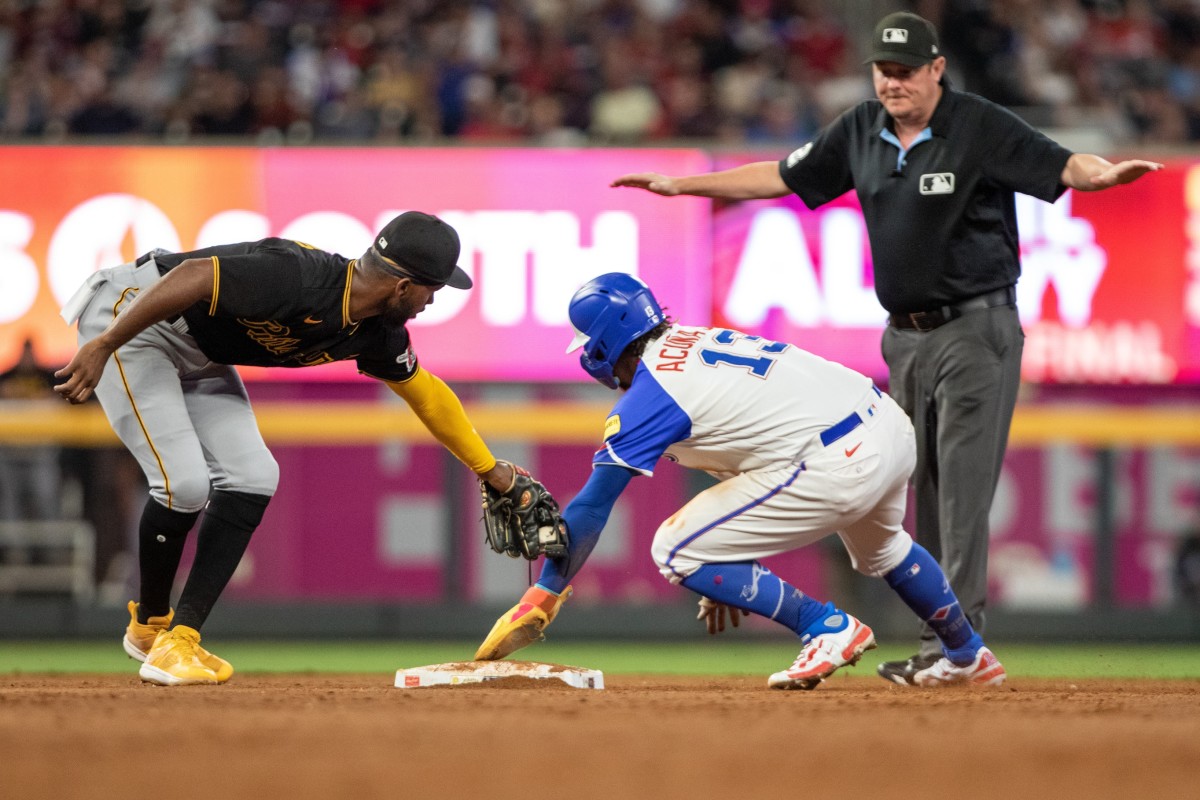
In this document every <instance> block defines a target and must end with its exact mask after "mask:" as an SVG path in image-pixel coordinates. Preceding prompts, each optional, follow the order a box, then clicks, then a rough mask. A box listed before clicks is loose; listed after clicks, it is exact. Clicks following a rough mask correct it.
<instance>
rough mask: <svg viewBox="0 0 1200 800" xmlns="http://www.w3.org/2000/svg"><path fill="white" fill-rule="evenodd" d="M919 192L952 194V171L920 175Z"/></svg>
mask: <svg viewBox="0 0 1200 800" xmlns="http://www.w3.org/2000/svg"><path fill="white" fill-rule="evenodd" d="M921 194H954V173H953V172H929V173H926V174H925V175H922V176H921Z"/></svg>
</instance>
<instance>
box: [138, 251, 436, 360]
mask: <svg viewBox="0 0 1200 800" xmlns="http://www.w3.org/2000/svg"><path fill="white" fill-rule="evenodd" d="M190 258H211V259H212V260H213V274H214V280H213V287H214V296H213V297H212V299H211V301H209V300H205V301H203V302H200V303H196V304H195V305H193V306H191V307H190V308H187V309H185V310H184V312H183V314H182V316H183V318H184V320H185V321H186V322H187V326H188V333H189V334H190V335H191V336H192V337H193V338H194V339H195V340H196V344H197V345H199V347H200V349H201V350H202V351H204V354H205V355H207V356H208V357H209V358H210V359H212V360H213V361H215V362H217V363H219V364H245V365H248V366H257V367H290V368H295V367H310V366H314V365H317V364H325V363H329V362H331V361H349V360H353V361H356V362H357V364H358V369H359V371H361V372H364V373H366V374H367V375H370V376H372V377H375V378H380V379H382V380H388V381H404V380H407V379H408V378H410V377H412V375H413V373H415V372H416V370H417V359H416V356H415V355H414V354H413V350H412V342H411V341H410V339H409V335H408V330H407V329H406V328H404V327H403V326H400V327H391V326H388V325H385V324H384V323H383V319H382V318H381V317H378V316H374V317H368V318H366V319H363V320H352V319H350V288H351V285H352V282H353V280H354V261H353V260H351V259H348V258H346V257H344V256H340V255H338V254H336V253H329V252H326V251H324V250H319V249H317V248H315V247H312V246H310V245H306V244H304V243H302V242H294V241H291V240H290V239H278V238H270V239H263V240H261V241H257V242H241V243H238V244H225V245H218V246H216V247H205V248H202V249H200V250H192V251H189V252H185V253H170V254H166V255H158V256H156V258H155V260H156V262H157V263H158V266H159V270H160V271H162V272H163V273H166V272H169V271H170V270H171V269H174V268H175V267H177V266H178V265H179V264H181V263H183V262H184V261H185V260H187V259H190Z"/></svg>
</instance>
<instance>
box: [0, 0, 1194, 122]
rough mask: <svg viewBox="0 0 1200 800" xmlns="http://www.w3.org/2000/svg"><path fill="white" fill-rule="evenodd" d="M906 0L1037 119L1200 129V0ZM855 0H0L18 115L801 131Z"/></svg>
mask: <svg viewBox="0 0 1200 800" xmlns="http://www.w3.org/2000/svg"><path fill="white" fill-rule="evenodd" d="M895 5H898V6H901V7H904V6H905V5H906V4H905V3H903V2H899V3H896V4H895ZM907 5H909V6H911V7H915V8H916V9H917V10H920V11H922V12H923V13H924V14H925V15H926V16H928V17H930V18H932V19H933V20H934V21H935V22H936V23H938V25H939V28H940V30H941V32H942V40H943V42H944V43H945V47H946V49H947V51H948V53H949V55H950V68H951V69H952V70H953V71H954V72H953V77H954V79H955V80H956V81H957V82H958V83H959V86H960V88H963V89H965V90H967V91H972V92H977V93H979V94H983V95H984V96H986V97H989V98H992V99H994V100H996V101H998V102H1000V103H1002V104H1005V105H1009V106H1011V107H1013V108H1015V109H1016V110H1017V111H1018V113H1021V114H1023V115H1024V116H1026V117H1027V118H1028V119H1030V120H1031V121H1033V122H1034V123H1035V124H1040V125H1090V126H1091V127H1093V128H1095V129H1097V130H1103V131H1104V132H1105V133H1106V134H1108V135H1109V136H1110V137H1112V138H1114V140H1115V141H1114V144H1121V143H1126V142H1127V141H1129V140H1134V139H1136V140H1141V141H1162V142H1186V141H1200V73H1198V67H1200V55H1198V51H1200V7H1197V6H1196V4H1195V3H1194V2H1193V0H1042V1H1041V2H1035V0H917V1H916V2H912V3H910V4H907ZM855 14H856V11H855V9H854V7H852V6H849V5H847V4H845V3H844V2H838V1H837V0H446V1H445V2H434V1H433V0H419V1H414V2H397V0H340V2H331V1H328V0H327V1H326V2H320V1H319V0H304V2H284V0H73V1H72V2H70V3H60V2H53V3H52V2H38V3H33V2H16V1H15V0H0V136H3V137H7V138H25V137H41V138H58V137H61V136H64V135H76V136H88V135H116V134H127V133H133V134H142V135H149V136H162V137H165V138H166V139H167V140H168V141H181V140H185V139H189V138H195V137H205V136H235V137H246V136H255V137H258V140H259V141H263V142H278V141H286V142H306V141H309V140H310V139H312V138H313V137H315V138H317V139H320V140H351V141H353V140H360V141H362V140H376V141H395V140H429V139H434V138H437V137H443V138H464V139H470V140H473V141H500V142H514V141H541V140H542V139H548V140H549V141H556V140H558V139H561V138H563V136H565V137H566V138H568V139H571V140H574V139H576V138H577V136H578V134H576V133H574V132H576V131H578V132H586V134H585V135H586V136H588V137H590V138H591V139H592V140H594V141H597V142H601V143H604V142H621V143H638V142H646V141H652V140H661V139H664V138H682V139H691V138H709V137H715V138H716V139H718V140H720V141H722V142H730V143H737V142H742V143H744V142H745V141H746V139H747V137H749V138H750V139H751V140H754V141H758V140H763V139H766V138H775V137H781V138H786V137H788V136H794V135H797V134H799V135H800V136H801V137H803V136H804V135H807V131H809V130H810V129H811V128H812V127H813V126H819V125H821V124H823V123H827V122H828V121H829V120H830V118H831V115H833V114H835V113H837V112H838V110H840V109H843V108H845V107H847V106H848V105H852V104H853V103H854V102H856V101H858V100H860V99H862V98H864V97H869V96H870V84H869V81H868V80H867V79H868V77H869V73H868V71H867V70H866V69H865V68H864V67H863V66H862V65H861V64H860V63H859V61H860V58H861V54H860V53H859V52H858V47H859V45H860V44H861V39H862V36H863V34H864V33H865V32H864V31H861V30H855V29H854V28H853V27H851V26H852V25H853V24H854V22H855V21H856V17H855ZM780 84H786V85H790V86H792V87H794V88H795V89H798V90H800V92H801V94H800V95H799V96H797V97H796V98H795V99H796V100H797V101H798V102H799V103H800V104H801V105H799V106H796V107H794V108H791V109H788V108H787V105H786V100H784V99H783V96H782V92H781V91H780V89H779V85H780ZM535 107H536V108H535ZM535 113H536V115H537V117H538V119H537V121H536V122H535V120H534V116H535ZM559 115H561V116H559ZM555 118H557V119H555ZM555 130H556V131H558V134H555V135H547V131H555ZM789 131H790V133H789Z"/></svg>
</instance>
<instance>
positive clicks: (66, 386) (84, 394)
mask: <svg viewBox="0 0 1200 800" xmlns="http://www.w3.org/2000/svg"><path fill="white" fill-rule="evenodd" d="M112 354H113V350H112V348H110V347H109V346H108V345H106V344H104V343H103V342H102V341H101V339H100V337H97V338H95V339H92V340H91V341H90V342H87V343H86V344H84V345H83V347H80V348H79V352H77V353H76V354H75V357H74V358H72V359H71V361H70V363H68V364H67V365H66V366H65V367H63V368H62V369H60V370H58V371H57V372H55V373H54V377H56V378H66V379H67V380H66V381H65V382H64V383H60V384H58V385H57V386H55V387H54V391H56V392H58V393H59V394H60V395H62V396H63V397H64V398H65V399H67V400H69V401H70V402H71V403H74V404H78V403H84V402H87V400H88V399H89V398H90V397H91V396H92V393H93V392H94V391H95V389H96V384H98V383H100V376H101V375H103V374H104V365H105V364H107V363H108V359H109V357H110V356H111V355H112Z"/></svg>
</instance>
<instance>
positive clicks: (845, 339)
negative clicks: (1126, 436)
mask: <svg viewBox="0 0 1200 800" xmlns="http://www.w3.org/2000/svg"><path fill="white" fill-rule="evenodd" d="M777 155H781V154H776V155H769V156H763V155H761V154H744V155H741V154H739V155H732V156H728V157H725V158H723V159H718V160H717V164H716V168H717V169H729V168H732V167H735V166H738V165H740V164H744V163H748V162H751V161H756V160H763V159H773V158H775V157H777ZM1198 169H1200V168H1197V167H1194V166H1192V165H1191V164H1190V163H1187V162H1181V161H1176V162H1174V163H1168V165H1167V169H1165V170H1163V171H1162V172H1161V173H1158V174H1155V175H1152V176H1148V177H1147V178H1146V179H1145V180H1142V181H1138V182H1137V183H1134V184H1131V185H1128V186H1122V187H1120V188H1119V189H1114V190H1112V191H1107V192H1074V191H1068V192H1067V193H1066V194H1064V195H1063V196H1062V197H1061V198H1059V200H1058V201H1057V202H1055V203H1053V204H1049V203H1044V202H1042V201H1040V200H1036V199H1034V198H1031V197H1028V196H1026V195H1017V198H1016V210H1017V217H1018V222H1019V226H1020V233H1021V243H1020V245H1021V266H1022V276H1021V280H1020V281H1019V282H1018V283H1017V305H1018V308H1019V310H1020V313H1021V322H1022V325H1023V327H1024V329H1025V334H1026V341H1025V352H1024V359H1023V362H1022V377H1023V379H1024V380H1026V381H1029V382H1032V383H1045V384H1054V383H1062V384H1146V385H1154V384H1170V383H1195V382H1196V381H1197V380H1200V348H1198V346H1197V343H1198V342H1200V300H1198V299H1197V298H1200V270H1197V269H1196V266H1195V261H1196V258H1195V251H1196V249H1197V243H1196V241H1195V240H1196V238H1197V237H1196V235H1195V233H1194V231H1192V230H1191V228H1192V227H1194V226H1189V224H1188V222H1187V220H1188V216H1187V215H1188V214H1189V213H1192V211H1193V209H1195V208H1198V207H1200V199H1197V198H1200V189H1197V188H1196V187H1200V177H1198V176H1200V171H1198ZM1130 208H1136V209H1137V210H1138V219H1137V224H1136V225H1131V224H1130V223H1129V209H1130ZM713 227H714V230H713V320H714V323H715V324H718V325H727V326H730V327H733V328H738V329H741V330H747V331H751V332H754V333H758V334H762V335H765V336H768V337H770V338H772V339H779V340H783V341H788V342H794V343H796V344H799V345H800V346H802V347H804V348H806V349H808V350H812V351H813V352H815V353H818V354H819V355H822V356H825V357H826V358H831V359H834V360H836V361H840V362H842V363H844V364H846V365H847V366H849V367H852V368H854V369H857V370H859V371H860V372H864V373H866V374H868V375H871V376H873V377H875V378H877V379H883V378H884V377H885V376H886V374H887V369H886V367H885V365H884V363H883V358H882V356H881V355H880V352H879V343H880V333H881V331H882V330H883V327H884V325H885V323H886V319H887V315H886V313H885V312H884V310H883V308H882V307H881V306H880V305H879V302H878V300H877V299H876V298H875V293H874V278H873V271H872V269H873V261H872V257H871V250H870V245H869V243H868V241H867V233H866V227H865V225H864V223H863V219H862V213H861V210H860V206H859V204H858V198H857V197H856V196H855V195H854V193H853V192H851V193H849V194H846V195H844V196H842V197H840V198H838V199H837V200H835V201H833V202H830V203H827V204H825V205H823V206H821V207H819V208H817V209H815V210H810V209H809V208H807V207H806V206H805V205H804V203H803V202H801V201H800V199H799V198H797V197H795V196H788V197H785V198H782V199H779V200H770V201H755V202H747V203H728V204H723V205H718V206H717V207H716V208H715V209H714V215H713Z"/></svg>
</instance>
